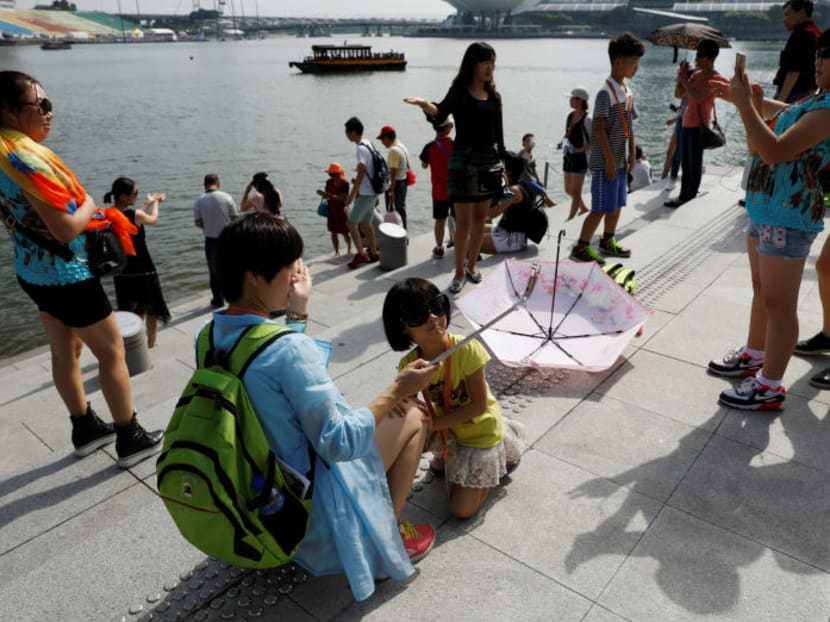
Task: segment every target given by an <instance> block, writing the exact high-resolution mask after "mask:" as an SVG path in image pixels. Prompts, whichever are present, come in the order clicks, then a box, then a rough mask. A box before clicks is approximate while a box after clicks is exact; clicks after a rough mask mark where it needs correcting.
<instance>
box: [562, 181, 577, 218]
mask: <svg viewBox="0 0 830 622" xmlns="http://www.w3.org/2000/svg"><path fill="white" fill-rule="evenodd" d="M574 177H575V175H573V174H571V173H565V194H567V195H568V196H569V197H570V198H571V211H570V212H568V220H571V219H572V218H574V217H575V216H576V212H577V210H578V209H579V196H578V195H577V194H576V192H575V190H574Z"/></svg>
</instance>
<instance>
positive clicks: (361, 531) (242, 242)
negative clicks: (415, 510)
mask: <svg viewBox="0 0 830 622" xmlns="http://www.w3.org/2000/svg"><path fill="white" fill-rule="evenodd" d="M302 252H303V240H302V238H301V237H300V234H299V233H297V231H296V230H295V229H294V227H292V226H291V225H290V224H289V223H288V222H287V221H286V220H285V219H283V218H278V217H276V216H274V215H272V214H266V213H262V212H257V213H255V214H252V215H250V216H247V217H245V218H242V219H240V220H237V221H234V222H233V223H231V224H230V225H228V226H227V227H225V228H224V229H223V230H222V233H221V235H220V236H219V241H218V242H217V248H216V269H217V273H218V274H219V277H220V280H221V282H222V293H223V294H224V296H225V298H226V299H227V300H228V301H229V303H230V304H229V305H228V308H227V309H226V310H224V311H218V312H216V313H215V314H214V316H213V322H214V329H213V339H214V344H215V346H216V347H217V348H219V349H221V350H225V351H229V350H230V349H231V348H232V347H233V344H234V343H236V340H237V339H238V338H239V336H240V335H241V334H242V332H243V331H244V330H245V329H246V328H247V327H248V326H251V325H253V324H261V323H264V322H271V321H272V320H270V319H269V316H270V313H271V311H272V310H274V309H288V314H287V320H288V326H289V327H290V328H293V329H295V330H298V331H302V330H304V328H305V323H306V321H307V319H308V315H307V309H308V298H309V295H310V293H311V279H310V277H309V275H308V270H307V269H306V268H305V266H304V265H303V262H302V259H300V257H301V256H302ZM326 365H327V360H326V359H325V358H324V356H323V355H322V354H321V351H320V349H319V348H318V345H317V343H316V342H315V341H314V340H312V339H310V338H309V337H307V336H306V335H304V334H302V332H297V333H296V334H289V335H286V336H284V337H282V338H281V339H279V340H278V341H276V342H274V343H273V344H271V345H270V346H268V347H267V348H265V349H264V350H263V351H262V352H261V353H259V354H258V355H257V356H256V358H255V359H254V360H253V362H251V364H250V366H249V367H248V370H247V371H246V372H245V375H244V376H243V378H242V381H243V383H244V385H245V388H246V389H247V391H248V394H249V395H250V398H251V402H252V403H253V406H254V409H255V411H256V414H257V416H258V417H259V421H260V423H261V424H262V429H263V432H264V433H265V436H266V438H267V439H268V443H269V445H270V446H271V449H272V450H273V451H274V453H275V454H276V455H277V456H279V457H280V459H282V460H283V461H285V462H286V463H288V464H289V465H290V466H291V467H292V468H294V469H296V470H297V471H298V472H300V473H308V472H309V471H310V469H311V463H310V460H309V454H308V444H309V443H311V445H312V446H313V448H314V452H315V453H316V455H317V458H316V460H317V462H316V466H315V470H314V494H313V499H314V501H313V503H312V507H311V521H310V524H309V528H308V531H307V532H306V535H305V538H303V540H302V542H301V543H300V546H299V549H298V550H297V554H296V556H295V557H294V559H295V560H296V561H297V563H299V564H300V565H302V566H303V567H304V568H305V569H306V570H308V571H309V572H311V573H312V574H315V575H326V574H338V573H341V572H345V573H346V576H347V577H348V579H349V583H350V585H351V588H352V593H353V594H354V597H355V598H356V599H357V600H363V599H365V598H368V597H369V596H370V595H371V594H372V592H374V589H375V578H378V577H382V576H388V577H392V578H393V579H398V580H403V579H406V578H408V577H410V576H412V574H413V573H414V572H415V569H414V568H413V567H412V563H411V562H412V561H415V560H417V559H420V558H421V557H423V556H424V555H426V554H427V553H428V552H429V550H430V548H431V547H432V543H433V540H434V538H435V531H434V530H433V529H432V527H430V526H429V525H426V524H422V525H412V524H411V523H409V522H408V521H404V520H401V513H402V511H403V508H404V506H405V504H406V498H407V496H408V495H409V493H410V490H411V487H412V480H413V478H414V476H415V472H416V470H417V469H418V464H419V463H420V457H421V450H422V448H423V444H424V439H425V438H426V423H425V421H424V417H423V413H422V412H421V411H420V409H419V408H418V407H417V405H416V404H415V401H414V400H410V399H407V397H408V396H411V395H414V394H415V393H417V392H418V391H419V390H420V389H422V388H423V387H425V386H426V383H427V380H428V378H429V376H430V375H431V374H432V371H433V368H432V367H427V366H426V364H425V362H424V361H416V362H414V363H413V364H412V365H409V366H407V367H406V369H403V370H402V371H401V372H400V373H399V374H398V375H397V377H396V378H395V380H394V381H393V382H392V384H391V385H389V387H387V388H386V389H385V390H384V391H383V392H382V393H381V394H380V395H379V396H378V397H376V398H375V399H374V400H372V401H371V402H370V403H369V405H368V407H366V408H355V409H352V408H351V407H349V405H348V404H346V401H345V400H344V398H343V396H342V395H341V393H340V391H338V390H337V387H336V386H335V385H334V383H333V382H332V380H331V378H330V377H329V375H328V372H327V371H326Z"/></svg>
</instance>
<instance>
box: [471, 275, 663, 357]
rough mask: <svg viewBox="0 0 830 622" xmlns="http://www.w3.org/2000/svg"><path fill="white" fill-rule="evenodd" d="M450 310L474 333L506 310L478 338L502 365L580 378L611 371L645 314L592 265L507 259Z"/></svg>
mask: <svg viewBox="0 0 830 622" xmlns="http://www.w3.org/2000/svg"><path fill="white" fill-rule="evenodd" d="M532 279H535V285H534V286H533V287H532V288H531V290H530V292H529V293H528V292H527V291H526V290H527V284H528V283H529V282H531V280H532ZM525 295H526V300H523V298H524V296H525ZM517 301H521V304H518V305H517ZM455 303H456V306H457V307H458V309H459V310H460V311H461V312H462V313H463V314H464V315H465V316H466V317H467V319H468V320H470V322H471V323H472V324H473V325H474V327H475V328H477V329H478V328H479V327H481V326H485V325H487V324H489V323H490V322H491V321H492V319H493V318H496V317H498V316H499V315H500V314H503V313H504V311H505V310H506V309H510V308H511V307H512V308H513V311H512V312H510V313H507V314H506V315H505V316H504V317H503V318H502V319H500V320H499V321H497V322H495V323H494V324H492V325H491V326H488V327H487V328H485V330H483V331H482V333H481V338H482V339H483V340H484V342H485V343H486V344H487V346H488V347H489V348H490V350H491V351H492V353H493V354H494V355H495V357H496V358H497V359H498V360H499V361H501V362H502V363H503V364H504V365H508V366H515V367H535V368H548V367H550V368H568V369H581V370H584V371H602V370H604V369H607V368H608V367H610V366H611V365H613V364H614V362H615V361H616V360H617V358H619V356H620V354H622V352H623V350H624V349H625V347H626V346H627V345H628V343H629V342H630V340H631V339H632V338H633V337H634V335H636V334H637V332H638V331H639V330H640V328H642V326H643V324H644V323H645V321H646V319H647V318H648V316H649V314H650V313H651V310H650V309H648V308H647V307H645V306H644V305H642V304H641V303H640V302H638V301H637V300H636V299H635V298H633V297H632V296H630V295H629V294H627V293H626V292H625V291H624V290H623V289H622V288H621V287H620V286H619V285H617V283H615V282H614V280H613V279H611V278H610V277H609V276H608V275H607V274H606V273H605V272H603V270H602V269H601V268H600V266H599V265H598V264H596V263H593V262H591V263H573V262H561V263H559V264H558V265H557V263H555V262H540V261H523V260H511V259H508V260H505V261H503V262H502V263H501V264H500V265H499V266H498V267H497V268H495V269H493V270H491V271H490V272H489V273H488V274H487V275H486V276H485V278H484V280H483V281H482V283H481V284H480V285H478V286H477V287H475V288H471V289H469V290H468V291H467V292H465V294H463V295H462V296H460V297H459V298H457V299H456V301H455Z"/></svg>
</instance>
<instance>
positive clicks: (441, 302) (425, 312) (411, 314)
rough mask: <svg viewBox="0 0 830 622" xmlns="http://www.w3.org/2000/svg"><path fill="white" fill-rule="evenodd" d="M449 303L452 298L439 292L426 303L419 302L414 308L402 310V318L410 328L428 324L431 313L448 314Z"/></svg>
mask: <svg viewBox="0 0 830 622" xmlns="http://www.w3.org/2000/svg"><path fill="white" fill-rule="evenodd" d="M449 304H450V299H449V298H447V295H446V294H438V295H437V296H436V297H435V298H433V299H432V300H430V301H429V302H428V303H426V304H419V305H416V306H414V307H413V308H410V309H404V310H403V311H402V312H401V320H402V321H403V323H404V324H406V325H407V326H409V328H415V327H416V326H421V325H423V324H426V323H427V321H428V320H429V316H430V314H431V315H434V316H435V317H441V316H442V315H446V314H447V309H448V308H449Z"/></svg>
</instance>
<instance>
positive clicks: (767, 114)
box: [709, 36, 830, 410]
mask: <svg viewBox="0 0 830 622" xmlns="http://www.w3.org/2000/svg"><path fill="white" fill-rule="evenodd" d="M822 39H823V40H824V42H825V46H830V38H828V37H824V36H823V37H822ZM815 77H816V82H817V84H818V91H817V92H816V93H815V94H814V95H813V96H811V97H809V98H807V99H803V100H801V101H799V102H797V103H795V104H792V105H787V104H785V103H783V102H780V101H777V100H774V99H770V98H766V97H764V92H763V89H762V88H761V86H760V85H758V84H756V83H754V82H751V81H750V80H749V78H748V77H747V75H746V73H744V72H743V71H741V70H740V69H738V70H736V72H735V75H734V76H733V77H732V79H731V80H727V79H726V78H725V77H723V76H715V77H713V78H712V80H711V81H710V88H711V89H712V91H713V92H714V94H715V95H717V96H718V97H721V98H723V99H724V100H726V101H729V102H731V103H732V104H734V106H735V107H736V108H737V109H738V112H739V114H740V117H741V121H742V122H743V124H744V127H745V128H746V136H747V143H748V146H749V149H750V151H751V152H752V153H754V154H755V156H754V158H753V160H752V164H751V167H750V172H749V178H748V186H747V194H746V208H747V212H748V214H749V225H748V227H747V231H746V234H747V237H746V241H747V254H748V258H749V266H750V270H751V273H752V286H753V296H752V307H751V312H750V319H749V330H748V334H747V339H746V342H745V345H744V346H742V347H741V348H738V349H737V350H734V351H732V352H729V353H728V354H727V355H726V356H725V357H724V358H723V359H721V360H713V361H711V362H710V363H709V371H710V373H712V374H715V375H718V376H724V377H733V378H745V380H744V381H743V382H742V383H741V384H740V385H739V386H737V387H735V388H732V389H727V390H726V391H723V392H722V393H721V394H720V398H719V401H720V403H721V404H724V405H725V406H729V407H731V408H738V409H742V410H779V409H780V408H781V407H782V405H783V403H784V400H785V398H786V390H785V388H784V384H783V379H784V372H785V371H786V369H787V364H788V362H789V360H790V356H792V353H793V349H794V347H795V345H796V339H797V337H798V316H797V304H798V290H799V286H800V284H801V277H802V274H803V272H804V263H805V260H806V258H807V255H808V254H809V252H810V246H811V245H812V243H813V240H814V239H815V237H816V235H817V234H818V233H819V232H820V231H821V230H822V229H823V228H824V192H823V190H822V187H821V184H820V183H819V179H818V173H819V171H821V170H822V169H823V168H824V167H825V166H827V165H828V164H830V47H822V46H819V50H818V52H817V53H816V60H815ZM766 119H768V121H766Z"/></svg>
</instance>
